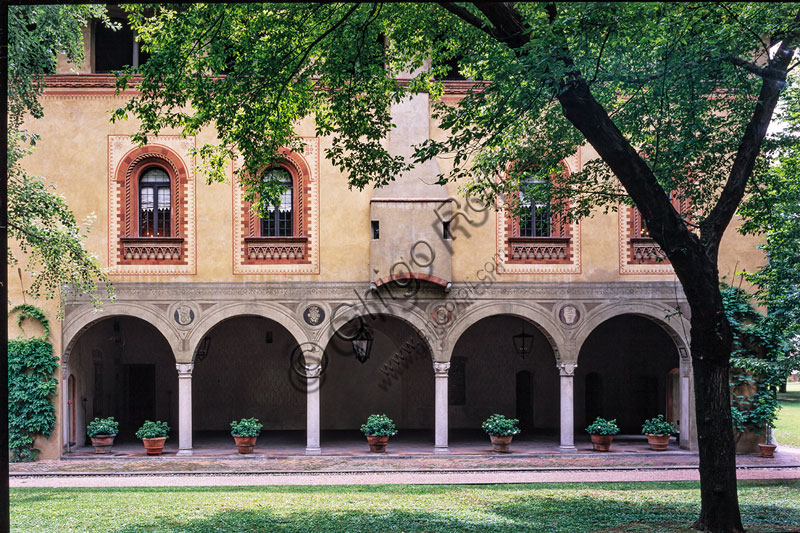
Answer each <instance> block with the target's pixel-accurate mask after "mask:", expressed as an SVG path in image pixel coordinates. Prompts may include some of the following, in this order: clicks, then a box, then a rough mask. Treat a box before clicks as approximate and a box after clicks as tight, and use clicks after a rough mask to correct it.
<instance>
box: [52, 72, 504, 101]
mask: <svg viewBox="0 0 800 533" xmlns="http://www.w3.org/2000/svg"><path fill="white" fill-rule="evenodd" d="M141 79H142V78H141V76H134V77H133V78H131V80H130V83H129V84H128V88H129V89H128V90H131V89H134V90H135V89H136V86H137V85H138V84H139V83H140V82H141ZM116 81H117V79H116V77H115V76H114V75H113V74H55V75H53V76H48V77H47V78H45V91H46V90H47V89H115V88H116ZM397 81H398V83H399V84H400V85H402V86H403V87H407V86H408V85H409V81H410V80H406V79H398V80H397ZM442 84H443V86H444V94H445V95H461V96H463V95H466V94H468V93H469V92H471V91H479V90H481V89H483V88H485V87H487V86H488V85H489V84H488V83H487V82H481V81H472V80H444V81H443V82H442Z"/></svg>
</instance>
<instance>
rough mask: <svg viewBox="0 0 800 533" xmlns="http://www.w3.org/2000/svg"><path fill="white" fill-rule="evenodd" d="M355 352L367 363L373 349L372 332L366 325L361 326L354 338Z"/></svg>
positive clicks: (360, 360)
mask: <svg viewBox="0 0 800 533" xmlns="http://www.w3.org/2000/svg"><path fill="white" fill-rule="evenodd" d="M352 342H353V353H355V355H356V359H358V360H359V362H361V363H366V362H367V359H369V354H370V352H371V351H372V333H370V332H369V330H368V329H367V328H365V327H363V326H362V327H361V329H359V330H358V333H356V336H355V337H354V338H353V341H352Z"/></svg>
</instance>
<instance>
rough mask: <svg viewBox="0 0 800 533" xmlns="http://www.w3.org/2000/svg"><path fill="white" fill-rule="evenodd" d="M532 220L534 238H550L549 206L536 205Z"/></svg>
mask: <svg viewBox="0 0 800 533" xmlns="http://www.w3.org/2000/svg"><path fill="white" fill-rule="evenodd" d="M531 218H532V219H533V220H534V227H533V230H534V235H533V236H534V237H549V236H550V228H551V226H550V218H551V213H550V206H549V205H537V206H534V208H533V217H531Z"/></svg>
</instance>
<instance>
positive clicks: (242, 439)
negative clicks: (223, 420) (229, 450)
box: [231, 418, 264, 454]
mask: <svg viewBox="0 0 800 533" xmlns="http://www.w3.org/2000/svg"><path fill="white" fill-rule="evenodd" d="M262 427H264V426H262V425H261V423H260V422H259V421H258V419H257V418H242V419H241V420H239V421H238V422H237V421H236V420H234V421H233V422H231V435H232V436H233V440H234V441H236V449H237V450H239V453H242V454H246V453H253V448H255V447H256V438H258V436H259V435H260V434H261V428H262Z"/></svg>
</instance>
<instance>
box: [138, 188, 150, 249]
mask: <svg viewBox="0 0 800 533" xmlns="http://www.w3.org/2000/svg"><path fill="white" fill-rule="evenodd" d="M153 204H154V197H153V188H152V187H142V188H141V189H140V190H139V236H140V237H152V236H153Z"/></svg>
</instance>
